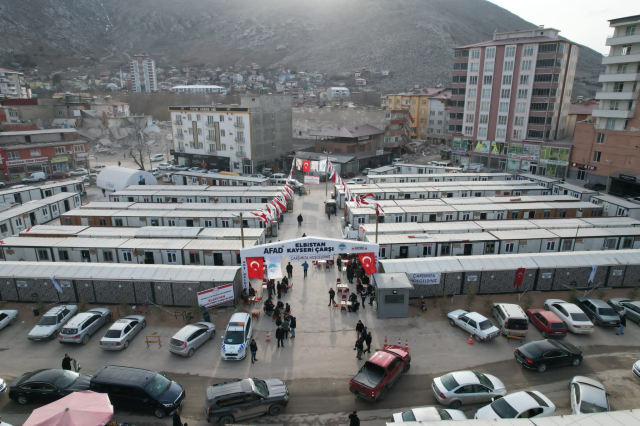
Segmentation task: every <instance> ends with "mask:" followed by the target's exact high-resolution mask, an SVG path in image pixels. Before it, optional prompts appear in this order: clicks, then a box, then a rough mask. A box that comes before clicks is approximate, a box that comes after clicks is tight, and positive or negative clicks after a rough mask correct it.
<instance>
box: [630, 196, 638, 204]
mask: <svg viewBox="0 0 640 426" xmlns="http://www.w3.org/2000/svg"><path fill="white" fill-rule="evenodd" d="M627 201H629V202H632V203H634V204H640V197H630V198H627Z"/></svg>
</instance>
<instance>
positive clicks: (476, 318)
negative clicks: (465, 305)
mask: <svg viewBox="0 0 640 426" xmlns="http://www.w3.org/2000/svg"><path fill="white" fill-rule="evenodd" d="M464 315H466V316H467V318H470V319H472V320H474V321H476V322H480V321H484V320H486V319H487V317H485V316H483V315H481V314H479V313H477V312H469V313H468V314H464Z"/></svg>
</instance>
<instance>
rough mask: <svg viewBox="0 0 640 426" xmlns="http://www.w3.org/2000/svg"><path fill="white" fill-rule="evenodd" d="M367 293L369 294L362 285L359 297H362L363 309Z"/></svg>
mask: <svg viewBox="0 0 640 426" xmlns="http://www.w3.org/2000/svg"><path fill="white" fill-rule="evenodd" d="M368 294H369V291H368V290H367V288H366V287H364V286H362V290H361V291H360V298H361V299H362V309H364V302H366V301H367V295H368Z"/></svg>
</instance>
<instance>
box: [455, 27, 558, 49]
mask: <svg viewBox="0 0 640 426" xmlns="http://www.w3.org/2000/svg"><path fill="white" fill-rule="evenodd" d="M531 31H532V30H529V31H522V32H523V33H528V34H531ZM557 42H558V39H557V38H551V37H522V38H505V39H502V40H487V41H482V42H480V43H474V44H468V45H466V46H460V47H454V49H469V48H471V47H486V46H504V45H507V44H508V45H512V44H526V43H557Z"/></svg>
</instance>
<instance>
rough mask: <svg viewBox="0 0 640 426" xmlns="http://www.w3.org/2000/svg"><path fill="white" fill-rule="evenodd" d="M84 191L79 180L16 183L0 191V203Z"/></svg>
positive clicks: (18, 201)
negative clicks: (30, 183)
mask: <svg viewBox="0 0 640 426" xmlns="http://www.w3.org/2000/svg"><path fill="white" fill-rule="evenodd" d="M84 192H85V190H84V183H82V181H79V180H72V181H67V180H61V181H56V182H50V183H46V184H44V185H40V186H27V185H17V186H14V187H12V188H7V189H3V190H1V191H0V204H3V203H7V204H24V203H26V202H28V201H33V200H42V199H44V198H47V197H51V196H52V195H56V194H60V193H69V194H83V193H84Z"/></svg>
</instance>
